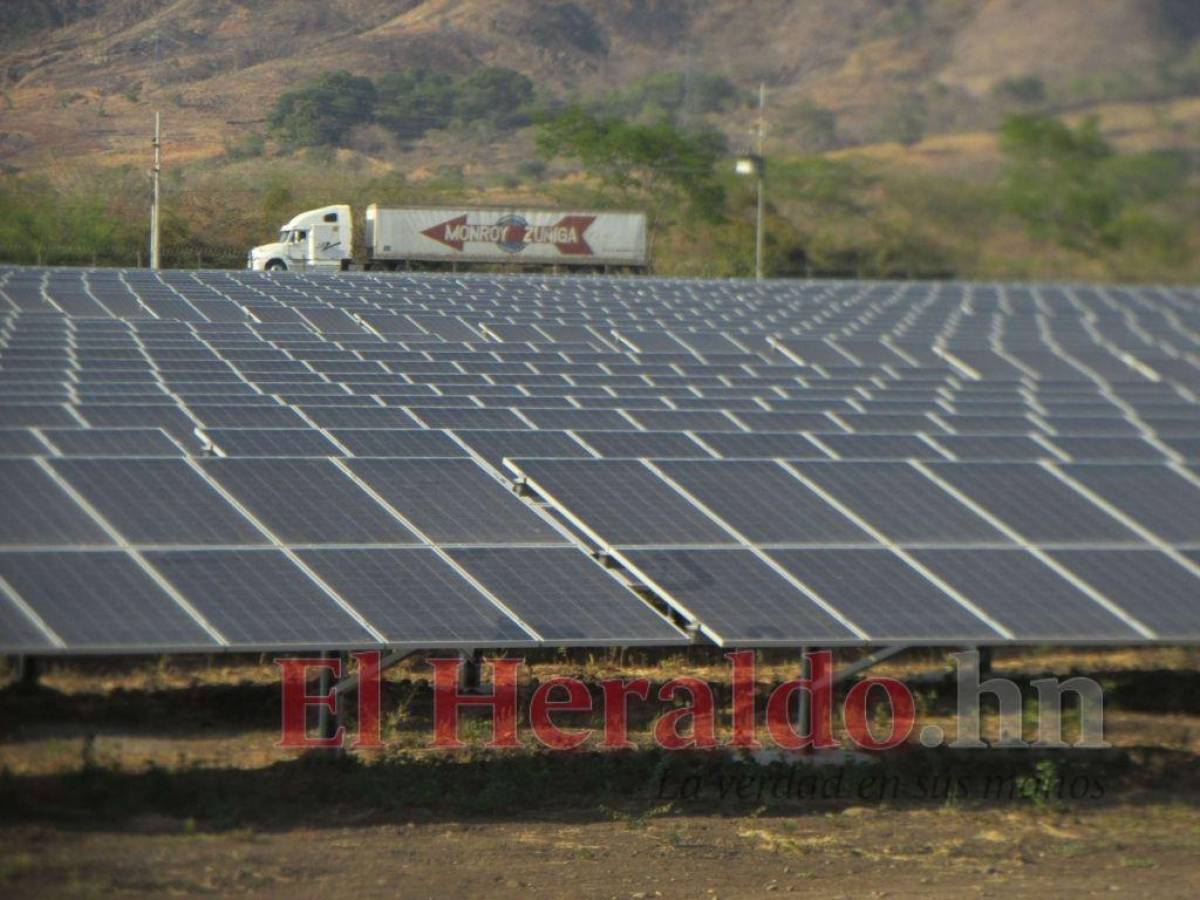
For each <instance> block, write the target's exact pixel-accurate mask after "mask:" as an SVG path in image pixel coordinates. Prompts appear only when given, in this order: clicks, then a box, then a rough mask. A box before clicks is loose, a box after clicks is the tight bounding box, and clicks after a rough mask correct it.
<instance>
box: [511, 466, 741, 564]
mask: <svg viewBox="0 0 1200 900" xmlns="http://www.w3.org/2000/svg"><path fill="white" fill-rule="evenodd" d="M515 465H516V466H517V468H518V469H519V471H520V472H522V473H523V474H525V475H526V476H527V477H528V479H529V482H530V483H531V484H532V485H533V486H534V488H535V489H536V490H537V491H538V493H539V494H542V495H543V496H545V497H546V498H547V499H550V500H552V501H553V502H554V503H555V504H556V505H557V506H559V507H560V508H562V509H565V510H568V511H569V512H570V513H571V514H572V516H573V517H574V518H575V519H576V520H577V522H579V523H580V524H582V526H583V527H584V528H585V529H586V530H587V531H588V532H590V533H591V534H592V535H593V536H594V537H595V538H596V539H597V540H599V541H601V542H603V543H606V544H608V545H610V546H614V547H630V546H639V545H640V546H646V545H662V544H685V545H686V544H732V543H736V540H735V539H734V538H733V537H732V536H731V535H729V534H728V533H727V532H726V531H725V530H724V529H723V528H721V527H720V526H719V525H717V524H716V523H715V522H713V521H712V520H711V519H709V518H708V517H707V516H705V515H704V513H703V512H701V511H700V510H699V509H697V508H696V507H695V505H693V504H692V503H691V502H689V501H688V500H686V499H685V498H684V497H682V496H681V495H680V494H678V493H677V492H675V491H674V490H672V489H671V488H670V487H669V486H668V485H667V484H666V483H665V482H664V481H662V480H661V479H660V478H659V477H658V476H657V475H655V474H654V473H653V472H651V471H650V470H649V469H647V468H646V467H645V466H643V465H642V464H641V463H639V462H636V461H631V460H611V459H607V460H606V459H601V460H578V461H577V460H545V459H541V460H517V461H516V463H515Z"/></svg>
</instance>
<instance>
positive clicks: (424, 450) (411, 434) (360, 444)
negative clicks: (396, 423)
mask: <svg viewBox="0 0 1200 900" xmlns="http://www.w3.org/2000/svg"><path fill="white" fill-rule="evenodd" d="M330 433H331V434H332V435H333V437H334V438H335V439H336V440H337V442H338V443H339V444H341V445H342V446H343V447H345V448H346V449H347V450H349V451H350V452H351V453H353V454H354V455H355V456H399V457H423V456H432V457H456V456H466V455H467V451H466V450H464V449H463V448H462V446H461V445H460V444H458V443H457V442H456V441H455V440H454V439H453V438H452V437H450V436H449V435H448V434H446V433H445V432H443V431H427V430H417V429H405V428H339V429H336V430H334V431H331V432H330Z"/></svg>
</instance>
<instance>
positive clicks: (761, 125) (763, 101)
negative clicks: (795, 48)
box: [754, 81, 767, 281]
mask: <svg viewBox="0 0 1200 900" xmlns="http://www.w3.org/2000/svg"><path fill="white" fill-rule="evenodd" d="M766 109H767V85H766V82H762V81H760V82H759V83H758V166H757V168H758V212H757V215H756V217H755V222H754V277H755V279H756V280H758V281H762V279H763V204H764V202H765V201H764V199H763V187H764V184H763V183H764V182H765V181H766V168H767V166H766V159H765V158H764V157H763V141H764V138H765V134H766V130H767V123H766Z"/></svg>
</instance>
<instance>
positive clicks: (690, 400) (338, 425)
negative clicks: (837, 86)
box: [0, 267, 1200, 653]
mask: <svg viewBox="0 0 1200 900" xmlns="http://www.w3.org/2000/svg"><path fill="white" fill-rule="evenodd" d="M1198 403H1200V292H1197V291H1196V290H1192V289H1183V288H1166V287H1147V288H1128V287H1095V286H1079V285H990V284H960V283H862V282H767V283H762V284H753V283H746V282H702V281H686V280H664V279H611V278H557V277H543V276H521V277H513V276H457V275H456V276H448V275H421V276H418V275H390V274H389V275H374V274H357V273H355V274H339V275H298V274H292V273H289V274H286V275H267V274H263V273H254V272H162V273H150V272H146V271H135V270H69V269H33V268H18V267H7V268H5V267H0V486H2V490H0V496H2V497H3V501H4V502H3V503H2V504H0V651H3V652H12V653H98V652H136V651H147V652H148V651H156V652H162V651H176V650H177V651H185V650H186V651H191V650H204V651H208V650H217V649H291V648H297V649H303V648H322V649H335V648H339V647H368V646H389V647H428V648H434V647H502V646H537V645H554V646H557V645H568V644H579V645H605V644H647V645H659V644H670V643H680V642H685V641H687V640H689V635H688V634H687V633H686V630H687V629H688V628H689V627H690V628H691V629H693V630H694V631H695V632H696V633H699V634H700V635H704V636H706V637H707V638H708V639H710V640H712V641H714V642H716V643H718V644H722V645H742V646H771V645H789V646H797V645H836V644H878V643H884V642H900V643H914V644H920V643H924V644H959V643H972V644H1004V643H1020V642H1038V643H1104V642H1114V643H1138V642H1158V641H1161V642H1190V641H1195V640H1197V639H1198V638H1200V470H1198V469H1197V465H1198V464H1200V406H1198V405H1197V404H1198Z"/></svg>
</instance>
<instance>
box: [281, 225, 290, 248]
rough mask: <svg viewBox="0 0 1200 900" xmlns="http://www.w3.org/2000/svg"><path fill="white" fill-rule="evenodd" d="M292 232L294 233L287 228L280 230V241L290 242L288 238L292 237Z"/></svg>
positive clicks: (282, 242)
mask: <svg viewBox="0 0 1200 900" xmlns="http://www.w3.org/2000/svg"><path fill="white" fill-rule="evenodd" d="M291 234H292V233H291V232H290V231H288V230H287V229H286V228H284V229H283V230H282V231H280V232H279V243H281V244H286V243H287V242H288V239H289V238H290V237H291Z"/></svg>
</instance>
